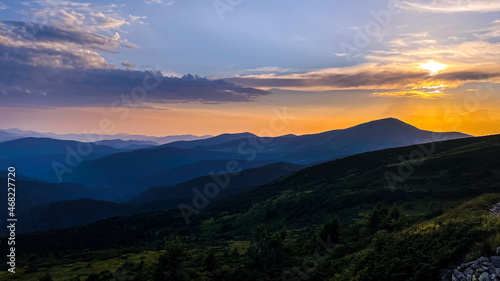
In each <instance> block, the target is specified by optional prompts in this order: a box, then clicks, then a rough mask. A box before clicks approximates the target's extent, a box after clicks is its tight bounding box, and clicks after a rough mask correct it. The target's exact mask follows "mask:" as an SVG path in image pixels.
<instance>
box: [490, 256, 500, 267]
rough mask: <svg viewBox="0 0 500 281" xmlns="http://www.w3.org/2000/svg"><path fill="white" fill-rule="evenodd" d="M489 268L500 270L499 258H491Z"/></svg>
mask: <svg viewBox="0 0 500 281" xmlns="http://www.w3.org/2000/svg"><path fill="white" fill-rule="evenodd" d="M491 266H493V267H496V268H500V257H499V256H493V257H491Z"/></svg>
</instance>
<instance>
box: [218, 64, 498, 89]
mask: <svg viewBox="0 0 500 281" xmlns="http://www.w3.org/2000/svg"><path fill="white" fill-rule="evenodd" d="M497 77H500V72H498V71H492V70H490V69H487V70H470V71H455V72H446V73H440V74H437V75H431V74H429V73H428V72H426V71H404V70H401V69H384V68H383V67H380V68H377V67H370V68H361V69H359V70H358V71H353V72H349V73H328V72H324V73H323V72H313V73H305V74H295V75H287V76H266V75H263V76H240V77H228V78H224V79H225V80H226V81H230V82H233V83H236V84H239V85H243V86H246V87H257V88H266V89H271V88H282V89H286V88H288V89H291V88H293V89H297V90H300V89H316V88H317V89H323V90H335V89H356V88H360V89H403V88H406V87H408V86H415V85H418V84H426V83H430V82H433V81H442V82H447V81H448V82H450V83H451V84H452V85H457V83H458V84H461V83H465V82H472V81H484V80H489V79H493V78H497ZM452 82H453V83H452Z"/></svg>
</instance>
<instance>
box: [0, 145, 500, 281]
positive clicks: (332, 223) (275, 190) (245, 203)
mask: <svg viewBox="0 0 500 281" xmlns="http://www.w3.org/2000/svg"><path fill="white" fill-rule="evenodd" d="M198 149H199V148H198ZM499 153H500V135H496V136H488V137H477V138H461V139H455V140H448V141H438V142H432V143H425V144H420V145H411V146H407V147H400V148H391V149H383V150H378V151H370V152H365V153H361V154H357V155H353V156H348V157H343V158H340V159H336V160H333V161H327V162H325V163H322V164H318V165H313V166H310V167H306V168H303V169H300V168H301V167H296V168H299V169H300V170H298V171H293V172H292V173H288V174H287V175H285V176H282V177H279V178H278V179H275V180H272V181H270V182H268V183H266V184H263V185H260V186H259V187H254V188H252V189H250V190H247V191H245V192H242V193H239V194H235V195H232V196H230V197H226V198H223V199H221V200H216V201H213V202H211V203H210V205H208V206H207V207H206V208H203V209H198V211H199V212H198V213H191V214H190V215H189V219H190V224H186V213H185V212H180V211H179V210H170V211H159V212H158V211H155V212H147V213H140V214H135V215H132V216H120V217H111V218H107V219H104V220H100V221H97V222H94V223H90V224H85V225H82V226H73V227H71V228H64V229H53V230H47V231H43V232H36V233H29V234H19V235H20V236H19V237H20V239H22V241H23V243H22V244H21V245H19V250H20V251H22V252H23V253H30V254H33V255H37V256H38V258H39V259H41V261H40V262H39V263H40V264H50V263H51V258H52V257H53V256H54V255H56V254H55V253H57V255H59V256H60V257H65V259H67V260H66V261H65V264H64V265H63V266H60V261H59V260H58V262H59V263H57V264H55V265H54V266H53V267H52V270H51V271H50V272H51V274H53V275H56V276H64V277H65V278H68V277H70V276H73V275H75V276H76V275H78V274H80V275H78V276H89V273H88V271H91V272H95V270H94V271H92V270H89V268H99V266H102V263H103V261H105V262H104V263H105V264H106V265H107V267H106V268H107V269H108V270H109V271H110V272H117V274H118V273H123V271H119V270H126V269H125V265H124V263H126V262H128V263H132V265H128V266H130V268H131V269H130V270H129V271H126V272H127V274H130V275H131V276H137V275H139V276H143V275H144V274H146V275H147V274H148V272H149V271H148V270H152V269H154V268H155V267H154V266H155V265H156V264H158V262H161V261H162V257H163V259H164V258H167V257H169V256H167V255H165V256H162V253H165V249H166V251H167V254H168V253H170V252H169V251H177V252H176V253H181V254H180V255H174V257H182V258H181V259H180V261H179V262H180V265H179V266H182V272H187V273H189V274H192V275H191V278H192V279H199V278H201V277H200V276H217V277H213V278H214V279H213V280H226V279H227V280H234V279H237V280H265V279H266V278H267V279H271V280H282V279H283V278H284V279H286V280H288V279H289V278H299V277H300V276H301V274H307V276H308V279H310V280H394V281H396V280H415V281H417V280H418V281H420V280H422V281H423V280H441V278H440V277H439V272H440V269H445V268H447V267H451V268H456V264H461V263H464V262H468V261H475V260H476V259H478V258H479V257H481V256H491V255H494V253H495V249H496V247H497V246H498V241H499V240H498V227H499V226H500V219H499V218H498V216H497V215H494V214H490V209H491V208H492V206H494V205H496V204H497V203H498V202H500V193H499V190H500V186H499V182H500V160H499V159H498V157H495V156H496V155H499ZM288 165H289V164H285V165H284V166H282V167H287V166H288ZM270 167H272V165H271V166H270ZM291 168H292V169H293V170H295V168H294V167H293V166H291ZM241 174H243V172H242V173H241ZM253 177H254V176H251V174H249V177H248V179H252V178H253ZM244 181H246V179H245V180H244ZM235 182H236V181H235ZM242 182H243V181H242ZM202 183H205V181H202ZM180 186H182V185H180ZM180 186H179V187H178V188H180ZM196 186H198V184H196ZM191 187H192V186H189V187H186V188H185V190H186V191H187V190H189V189H190V188H191ZM174 188H175V187H174ZM168 189H169V187H163V188H152V189H150V190H149V191H147V192H144V193H143V194H142V195H141V196H139V197H138V199H137V200H142V199H144V198H145V197H146V198H149V199H151V198H156V197H158V198H159V197H160V196H163V194H166V195H174V194H176V193H177V194H179V195H182V194H184V192H183V191H180V190H179V191H176V192H172V193H169V192H168ZM165 191H167V192H165ZM174 196H178V195H174ZM149 199H148V200H149ZM81 201H82V202H83V205H85V206H87V207H85V208H82V209H83V210H87V211H85V212H88V213H89V214H95V215H96V216H97V215H98V214H96V213H97V212H96V211H95V210H96V209H95V208H99V207H102V208H103V210H118V211H119V210H121V208H122V207H124V206H125V208H126V205H127V204H131V202H129V203H127V204H120V206H113V205H112V204H109V203H103V202H99V201H97V202H96V201H88V200H81ZM132 201H134V200H132ZM74 202H75V201H72V202H69V203H64V202H60V203H54V204H52V206H51V207H50V208H47V209H46V210H48V211H47V212H40V213H39V214H40V215H41V217H44V216H45V215H43V214H50V213H51V212H52V214H53V213H55V212H57V208H71V206H72V205H74V204H75V203H74ZM142 202H146V201H142ZM145 204H152V202H151V201H149V202H147V203H145ZM186 204H189V205H190V206H191V207H192V208H196V207H195V206H194V205H192V202H191V203H189V202H186ZM115 207H116V208H115ZM93 208H94V209H93ZM40 210H41V209H40ZM49 211H50V212H49ZM33 214H34V215H36V214H37V213H33ZM35 217H36V216H35ZM26 218H27V219H28V217H26ZM33 218H34V217H33ZM80 223H84V222H80ZM42 228H43V227H42ZM165 241H167V244H166V246H163V245H165ZM3 242H4V241H2V243H0V247H2V246H1V245H5V244H6V243H3ZM181 245H184V246H183V247H186V249H185V250H184V251H182V250H179V249H181V248H179V247H181ZM317 249H320V250H319V251H320V253H319V255H318V250H317ZM257 250H258V252H257V254H256V252H255V251H257ZM65 253H67V254H65ZM211 253H212V254H211ZM153 255H157V257H158V259H154V260H152V261H151V260H149V261H148V260H146V259H147V257H151V256H153ZM97 256H98V257H99V258H96V257H97ZM82 257H86V258H88V260H86V262H85V263H87V266H86V268H85V269H84V268H82V263H78V262H77V261H78V260H80V259H81V258H82ZM318 257H320V258H318ZM4 259H5V258H4ZM116 259H123V262H122V263H118V264H116V265H115V263H116ZM141 261H144V262H143V263H141ZM305 261H307V262H314V265H317V266H316V267H313V269H315V270H311V267H309V266H308V264H307V263H306V262H305ZM85 263H83V265H85ZM304 264H305V265H304ZM139 265H140V267H139ZM68 268H70V269H71V270H69V269H68ZM141 268H145V269H141ZM176 268H177V267H176ZM39 270H40V271H38V272H35V273H31V272H32V271H26V272H25V273H23V274H26V276H36V274H40V273H45V272H47V271H46V270H44V269H43V267H40V268H39ZM63 273H64V274H63ZM106 274H107V273H106ZM196 274H199V275H196ZM215 274H217V275H215ZM195 275H196V276H195ZM97 276H98V277H99V276H103V277H104V276H105V273H99V272H98V273H97ZM304 276H306V275H304ZM332 276H333V277H335V279H332ZM299 279H300V278H299ZM186 280H187V279H186Z"/></svg>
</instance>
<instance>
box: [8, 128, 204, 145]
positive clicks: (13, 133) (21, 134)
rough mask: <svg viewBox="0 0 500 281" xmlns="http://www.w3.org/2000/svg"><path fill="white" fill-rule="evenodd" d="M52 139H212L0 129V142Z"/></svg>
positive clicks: (189, 136)
mask: <svg viewBox="0 0 500 281" xmlns="http://www.w3.org/2000/svg"><path fill="white" fill-rule="evenodd" d="M28 137H34V138H52V139H59V140H73V141H80V142H92V141H94V139H95V138H98V137H102V141H111V140H123V141H145V142H152V143H154V145H161V144H166V143H170V142H175V141H191V140H199V139H205V138H209V137H212V136H210V135H205V136H194V135H172V136H164V137H153V136H145V135H130V134H116V135H101V136H92V138H90V136H89V135H87V134H54V133H40V132H35V131H24V130H19V129H16V128H13V129H4V130H1V129H0V142H3V141H9V140H15V139H21V138H28Z"/></svg>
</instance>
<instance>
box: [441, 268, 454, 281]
mask: <svg viewBox="0 0 500 281" xmlns="http://www.w3.org/2000/svg"><path fill="white" fill-rule="evenodd" d="M452 275H453V271H451V270H448V271H447V272H445V273H444V274H443V277H442V278H441V281H451V277H452Z"/></svg>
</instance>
